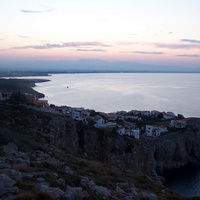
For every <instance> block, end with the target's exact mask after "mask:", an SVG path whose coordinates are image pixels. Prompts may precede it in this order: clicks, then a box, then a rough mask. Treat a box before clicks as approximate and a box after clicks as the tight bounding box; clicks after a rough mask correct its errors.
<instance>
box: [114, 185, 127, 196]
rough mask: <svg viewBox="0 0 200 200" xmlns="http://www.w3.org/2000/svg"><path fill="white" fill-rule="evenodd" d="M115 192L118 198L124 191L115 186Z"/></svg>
mask: <svg viewBox="0 0 200 200" xmlns="http://www.w3.org/2000/svg"><path fill="white" fill-rule="evenodd" d="M116 192H117V194H118V195H120V196H122V195H124V194H125V192H124V190H122V189H121V188H120V187H119V186H116Z"/></svg>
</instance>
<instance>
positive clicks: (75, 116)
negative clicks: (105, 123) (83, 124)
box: [71, 110, 85, 121]
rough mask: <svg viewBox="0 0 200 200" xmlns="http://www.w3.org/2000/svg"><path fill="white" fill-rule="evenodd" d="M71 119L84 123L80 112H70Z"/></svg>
mask: <svg viewBox="0 0 200 200" xmlns="http://www.w3.org/2000/svg"><path fill="white" fill-rule="evenodd" d="M71 116H72V119H74V120H77V121H85V118H84V117H83V116H82V115H81V112H78V111H75V110H74V111H72V113H71Z"/></svg>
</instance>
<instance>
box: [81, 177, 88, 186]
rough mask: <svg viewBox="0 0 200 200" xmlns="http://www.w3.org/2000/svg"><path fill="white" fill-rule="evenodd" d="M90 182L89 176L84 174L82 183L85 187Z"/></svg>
mask: <svg viewBox="0 0 200 200" xmlns="http://www.w3.org/2000/svg"><path fill="white" fill-rule="evenodd" d="M89 182H90V180H89V178H88V177H85V176H84V177H82V178H81V182H80V183H81V185H82V186H83V187H88V184H89Z"/></svg>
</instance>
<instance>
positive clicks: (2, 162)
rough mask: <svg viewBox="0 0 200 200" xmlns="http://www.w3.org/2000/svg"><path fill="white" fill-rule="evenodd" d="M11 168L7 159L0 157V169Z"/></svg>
mask: <svg viewBox="0 0 200 200" xmlns="http://www.w3.org/2000/svg"><path fill="white" fill-rule="evenodd" d="M10 168H11V166H10V164H9V163H8V159H7V158H5V157H0V169H10Z"/></svg>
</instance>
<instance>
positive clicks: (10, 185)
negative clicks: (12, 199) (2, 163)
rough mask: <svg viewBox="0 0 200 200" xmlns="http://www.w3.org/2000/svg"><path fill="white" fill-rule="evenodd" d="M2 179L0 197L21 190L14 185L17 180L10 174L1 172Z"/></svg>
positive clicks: (0, 177) (0, 178)
mask: <svg viewBox="0 0 200 200" xmlns="http://www.w3.org/2000/svg"><path fill="white" fill-rule="evenodd" d="M0 180H1V181H0V197H2V196H3V195H5V194H8V193H12V194H16V193H17V192H18V191H19V189H18V187H15V186H14V185H15V184H16V181H15V180H13V179H11V178H10V177H9V176H7V175H5V174H0Z"/></svg>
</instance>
